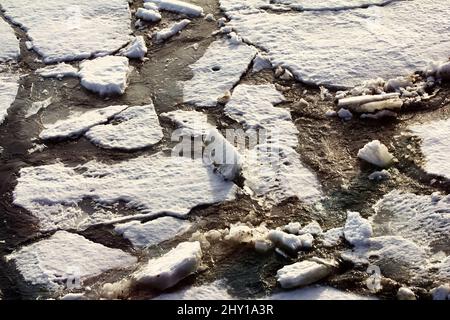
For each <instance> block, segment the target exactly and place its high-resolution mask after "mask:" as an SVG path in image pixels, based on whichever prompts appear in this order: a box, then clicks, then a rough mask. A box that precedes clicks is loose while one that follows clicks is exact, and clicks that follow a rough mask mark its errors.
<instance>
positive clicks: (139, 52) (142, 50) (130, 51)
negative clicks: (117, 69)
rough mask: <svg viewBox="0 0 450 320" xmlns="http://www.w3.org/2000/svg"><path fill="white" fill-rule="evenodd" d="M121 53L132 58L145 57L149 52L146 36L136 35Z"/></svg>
mask: <svg viewBox="0 0 450 320" xmlns="http://www.w3.org/2000/svg"><path fill="white" fill-rule="evenodd" d="M120 54H121V55H124V56H125V57H127V58H130V59H141V60H142V59H144V57H145V55H146V54H147V45H146V44H145V40H144V37H143V36H137V37H135V38H134V39H133V41H131V42H130V44H129V45H128V46H127V47H126V48H124V49H122V50H121V51H120Z"/></svg>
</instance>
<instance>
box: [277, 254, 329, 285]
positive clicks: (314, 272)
mask: <svg viewBox="0 0 450 320" xmlns="http://www.w3.org/2000/svg"><path fill="white" fill-rule="evenodd" d="M316 260H317V261H313V260H304V261H300V262H296V263H294V264H291V265H288V266H285V267H283V268H281V269H280V270H278V272H277V281H278V282H279V283H280V285H281V286H282V287H283V288H286V289H290V288H295V287H300V286H307V285H309V284H312V283H314V282H317V281H319V280H322V279H323V278H326V277H327V276H329V275H330V274H331V272H332V270H333V263H332V262H327V261H323V263H322V262H321V261H320V260H319V259H316Z"/></svg>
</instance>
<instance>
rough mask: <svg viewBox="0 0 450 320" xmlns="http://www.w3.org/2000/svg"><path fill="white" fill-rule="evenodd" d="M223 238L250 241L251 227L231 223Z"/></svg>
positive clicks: (238, 241)
mask: <svg viewBox="0 0 450 320" xmlns="http://www.w3.org/2000/svg"><path fill="white" fill-rule="evenodd" d="M225 240H227V241H232V242H235V243H251V242H253V240H254V239H253V229H252V228H250V227H249V226H247V225H239V224H237V225H236V224H235V225H231V226H230V231H229V233H228V234H227V235H226V236H225Z"/></svg>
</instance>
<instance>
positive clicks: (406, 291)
mask: <svg viewBox="0 0 450 320" xmlns="http://www.w3.org/2000/svg"><path fill="white" fill-rule="evenodd" d="M397 299H398V300H417V298H416V295H415V294H414V292H413V291H412V290H411V289H410V288H407V287H401V288H400V289H398V291H397Z"/></svg>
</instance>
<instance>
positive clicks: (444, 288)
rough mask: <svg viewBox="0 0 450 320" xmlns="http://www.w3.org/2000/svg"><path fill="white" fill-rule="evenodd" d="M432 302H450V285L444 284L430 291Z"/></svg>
mask: <svg viewBox="0 0 450 320" xmlns="http://www.w3.org/2000/svg"><path fill="white" fill-rule="evenodd" d="M431 296H432V297H433V300H450V285H448V284H444V285H441V286H439V287H436V288H434V289H433V290H431Z"/></svg>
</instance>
